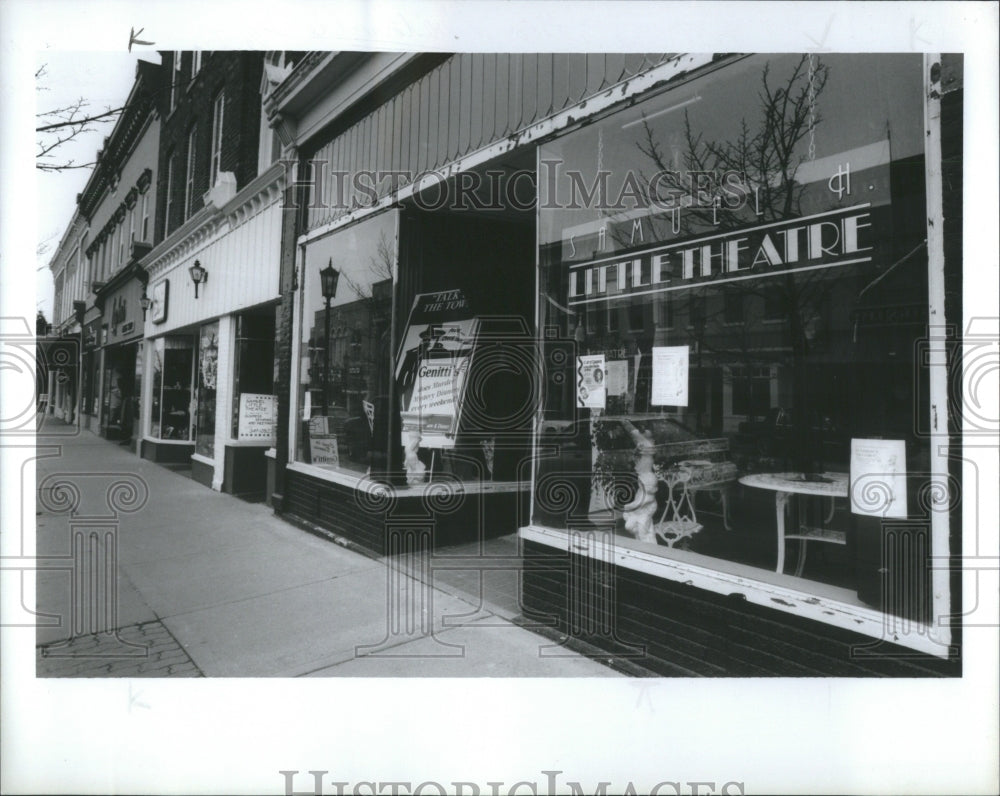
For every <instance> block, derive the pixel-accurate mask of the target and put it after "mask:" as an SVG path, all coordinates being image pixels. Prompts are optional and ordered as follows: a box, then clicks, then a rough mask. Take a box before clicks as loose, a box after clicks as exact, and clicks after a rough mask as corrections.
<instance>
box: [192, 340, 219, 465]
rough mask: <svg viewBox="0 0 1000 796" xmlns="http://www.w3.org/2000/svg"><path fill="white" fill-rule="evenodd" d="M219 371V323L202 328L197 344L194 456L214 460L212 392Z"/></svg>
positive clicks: (213, 399) (213, 404) (213, 396)
mask: <svg viewBox="0 0 1000 796" xmlns="http://www.w3.org/2000/svg"><path fill="white" fill-rule="evenodd" d="M218 370H219V322H218V321H215V322H213V323H207V324H205V325H204V326H202V327H201V331H200V334H199V342H198V392H197V396H198V401H197V402H198V415H197V417H196V419H195V448H194V452H195V453H197V454H199V455H201V456H207V457H208V458H210V459H211V458H212V457H213V456H215V390H216V381H217V379H218Z"/></svg>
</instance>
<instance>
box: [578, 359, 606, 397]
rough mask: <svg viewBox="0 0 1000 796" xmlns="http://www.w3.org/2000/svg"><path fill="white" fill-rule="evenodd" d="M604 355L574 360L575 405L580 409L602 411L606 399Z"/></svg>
mask: <svg viewBox="0 0 1000 796" xmlns="http://www.w3.org/2000/svg"><path fill="white" fill-rule="evenodd" d="M606 375H607V374H606V372H605V367H604V354H586V355H584V356H580V357H577V358H576V405H577V407H578V408H580V409H604V407H605V403H606V397H607V384H605V378H606Z"/></svg>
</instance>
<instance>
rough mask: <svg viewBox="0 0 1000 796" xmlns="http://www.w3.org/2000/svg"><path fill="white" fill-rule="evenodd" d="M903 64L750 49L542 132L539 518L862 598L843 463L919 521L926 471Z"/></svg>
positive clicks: (918, 277)
mask: <svg viewBox="0 0 1000 796" xmlns="http://www.w3.org/2000/svg"><path fill="white" fill-rule="evenodd" d="M921 81H922V68H921V59H920V57H919V56H911V55H893V56H885V55H849V56H837V55H826V54H824V55H813V56H798V55H760V56H752V57H747V58H742V59H738V60H736V61H735V62H734V63H732V64H730V65H727V66H725V67H723V68H720V69H717V70H715V71H713V72H712V73H710V74H708V75H705V76H703V77H701V78H697V79H693V80H689V81H687V82H685V83H684V84H682V85H680V86H678V87H677V88H675V89H674V90H671V91H669V92H665V93H662V94H660V95H658V96H655V97H652V98H650V99H648V100H647V101H645V102H642V103H640V104H637V105H635V106H633V107H630V108H628V109H626V110H623V111H621V112H619V113H617V114H614V115H611V116H609V117H606V118H605V119H603V120H601V121H599V122H595V123H593V124H591V125H588V126H586V127H584V128H582V129H580V130H578V131H576V132H574V133H572V134H570V135H567V136H565V137H563V138H561V139H558V140H556V141H554V142H551V143H548V144H545V145H543V146H542V147H540V152H539V164H540V165H539V175H540V176H539V190H540V191H541V192H542V193H541V195H540V197H539V208H540V209H539V241H540V250H539V262H540V267H541V271H540V275H539V279H540V282H539V284H540V290H541V299H540V301H539V328H540V330H541V331H543V332H544V334H543V335H542V345H543V353H544V354H545V361H546V363H547V364H548V365H549V366H551V364H552V363H553V362H557V361H562V360H560V359H559V358H558V357H556V356H555V355H554V353H555V351H556V348H557V347H558V346H563V347H564V348H565V347H566V346H569V347H570V348H571V349H572V350H573V354H572V355H571V356H567V357H565V358H564V360H565V362H566V365H565V368H564V371H563V372H562V373H560V374H559V375H560V377H561V378H560V379H559V380H558V381H559V382H560V383H561V384H562V387H561V388H558V389H557V388H551V389H548V390H547V392H546V395H545V399H544V417H543V420H542V424H541V434H540V436H539V454H538V457H537V466H536V483H535V493H534V503H533V505H534V510H533V511H534V513H533V522H534V523H535V524H537V525H540V526H546V527H549V528H561V529H573V530H578V531H586V530H588V529H591V530H604V531H607V530H611V531H612V532H613V533H614V534H616V536H617V538H618V539H619V540H621V543H622V544H625V545H626V546H632V547H635V548H637V549H640V550H644V551H646V552H655V553H658V554H661V555H664V556H671V555H673V552H672V551H673V550H676V549H685V550H687V551H690V552H691V553H697V554H701V555H703V556H705V557H708V558H711V559H716V560H718V559H722V560H727V561H732V562H737V563H739V564H746V565H750V566H753V567H758V568H760V569H762V570H769V571H771V572H774V571H776V570H777V571H784V572H786V573H789V574H795V575H798V576H799V577H800V578H802V581H801V582H802V583H803V585H806V584H807V582H823V583H825V584H828V585H829V586H832V587H836V588H837V589H839V590H838V591H836V592H835V593H836V594H838V595H839V596H840V597H843V598H844V599H848V600H851V599H858V600H860V601H861V602H870V601H871V600H870V598H869V597H868V596H867V588H868V587H867V586H866V585H865V584H866V583H867V582H868V580H869V579H870V578H871V577H877V576H876V575H874V574H873V573H874V570H875V569H876V568H877V566H878V564H877V563H876V559H877V556H876V555H875V554H874V553H872V549H873V548H872V546H871V544H870V543H869V541H866V540H867V539H868V534H871V533H872V532H873V529H872V528H871V527H869V525H868V523H869V522H870V521H872V519H873V518H872V517H870V516H868V515H866V513H865V511H864V508H863V507H862V506H859V504H858V503H857V501H856V500H854V499H853V498H851V499H849V494H848V492H849V487H850V481H851V477H852V474H853V475H854V477H855V478H856V477H857V475H858V473H859V472H862V473H864V472H867V474H868V475H872V476H876V477H881V478H883V479H885V480H888V481H889V482H890V483H891V484H893V485H894V486H893V487H892V489H893V497H892V500H891V507H890V509H889V511H890V513H889V514H884V512H883V516H891V517H897V518H903V519H907V518H909V519H914V518H919V507H918V503H919V501H918V500H917V499H916V498H915V496H916V493H917V491H918V489H919V488H920V474H924V475H926V474H927V473H929V472H930V469H929V468H930V458H929V449H928V446H927V444H926V440H924V439H921V438H919V437H918V436H917V433H916V431H915V429H917V428H920V427H921V424H920V423H919V422H918V419H917V416H916V412H917V411H918V407H921V406H926V405H927V401H926V396H925V395H924V391H925V389H926V388H925V386H924V385H922V384H921V383H919V381H918V379H917V377H916V375H915V374H916V373H917V367H916V365H917V364H918V363H917V362H916V361H915V356H916V354H915V352H916V351H918V341H920V340H921V339H923V338H924V336H925V335H926V331H927V317H926V308H927V296H928V287H927V256H926V249H925V247H924V237H925V228H926V203H925V196H924V153H923V122H922V112H923V105H922V94H921V85H922V82H921ZM553 188H554V190H555V192H554V193H550V195H548V196H546V195H545V192H546V190H549V191H551V190H552V189H553ZM567 350H569V349H567ZM547 383H548V384H550V385H551V384H552V383H553V382H552V379H551V378H549V380H548V381H547ZM852 450H853V456H852ZM865 468H867V470H865ZM880 470H881V472H879V471H880ZM893 479H895V480H893ZM924 480H926V478H925V479H924ZM568 496H569V497H568ZM880 519H881V518H880ZM779 527H783V528H784V529H785V538H784V540H782V539H781V537H780V535H779V533H778V528H779ZM875 532H876V533H877V526H876V527H875ZM796 537H798V538H796ZM806 538H808V539H809V540H810V541H809V543H808V547H807V546H806V545H807V543H806V541H805V539H806ZM866 545H867V548H866ZM806 550H808V555H805V551H806ZM866 550H867V552H866ZM869 559H870V560H869ZM706 560H707V559H706ZM923 563H924V562H919V564H918V565H915V566H914V570H913V573H914V574H913V578H914V579H920V578H925V577H926V572H927V570H926V569H925V568H923V566H922V564H923ZM709 565H711V564H709ZM869 570H872V571H871V572H869ZM918 572H919V573H921V574H915V573H918ZM911 585H912V583H911ZM852 595H853V596H852ZM924 607H925V606H916V607H913V612H914V615H923V614H922V611H923V609H924Z"/></svg>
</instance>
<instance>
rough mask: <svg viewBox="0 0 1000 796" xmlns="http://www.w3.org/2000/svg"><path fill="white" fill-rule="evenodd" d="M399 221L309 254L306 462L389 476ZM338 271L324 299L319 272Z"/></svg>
mask: <svg viewBox="0 0 1000 796" xmlns="http://www.w3.org/2000/svg"><path fill="white" fill-rule="evenodd" d="M396 217H397V214H396V213H395V212H388V213H383V214H380V215H378V216H376V217H375V218H371V219H368V220H366V221H363V222H361V223H359V224H356V225H353V226H351V227H349V228H347V229H345V230H343V231H341V232H337V233H334V234H333V235H330V236H328V237H326V238H323V239H321V240H319V241H316V242H315V243H312V244H310V245H309V246H308V247H307V248H306V255H305V267H304V268H303V276H302V284H301V286H300V289H301V304H300V307H301V312H300V316H299V317H300V323H301V326H300V338H299V342H300V345H299V371H298V379H299V385H298V415H297V416H298V423H297V429H296V431H297V433H296V459H297V460H298V461H300V462H303V463H306V464H311V465H314V466H316V467H320V468H323V469H325V470H330V471H340V472H346V473H353V474H357V475H364V474H365V473H368V472H370V471H385V470H386V469H387V463H386V462H387V455H388V448H389V441H388V437H389V432H388V423H389V411H390V408H389V396H390V388H389V384H390V382H389V380H390V379H391V378H392V370H391V368H392V355H393V352H392V340H391V319H392V285H393V271H394V266H395V258H396ZM331 266H332V267H333V269H334V272H333V273H335V278H334V280H332V285H331V284H328V286H327V292H328V294H329V295H328V296H327V297H324V295H323V287H324V286H323V284H322V282H321V277H320V271H321V270H323V269H326V268H329V267H331ZM329 273H330V272H328V275H329Z"/></svg>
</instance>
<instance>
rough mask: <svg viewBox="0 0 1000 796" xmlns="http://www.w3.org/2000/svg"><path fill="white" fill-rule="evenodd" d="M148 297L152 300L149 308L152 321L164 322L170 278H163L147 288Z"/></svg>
mask: <svg viewBox="0 0 1000 796" xmlns="http://www.w3.org/2000/svg"><path fill="white" fill-rule="evenodd" d="M149 298H150V299H152V302H153V304H152V306H151V307H150V310H149V312H150V315H151V317H152V321H153V323H164V322H166V320H167V308H168V304H169V302H170V280H169V279H164V280H163V281H162V282H157V283H156V284H155V285H153V286H152V288H150V290H149Z"/></svg>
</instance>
